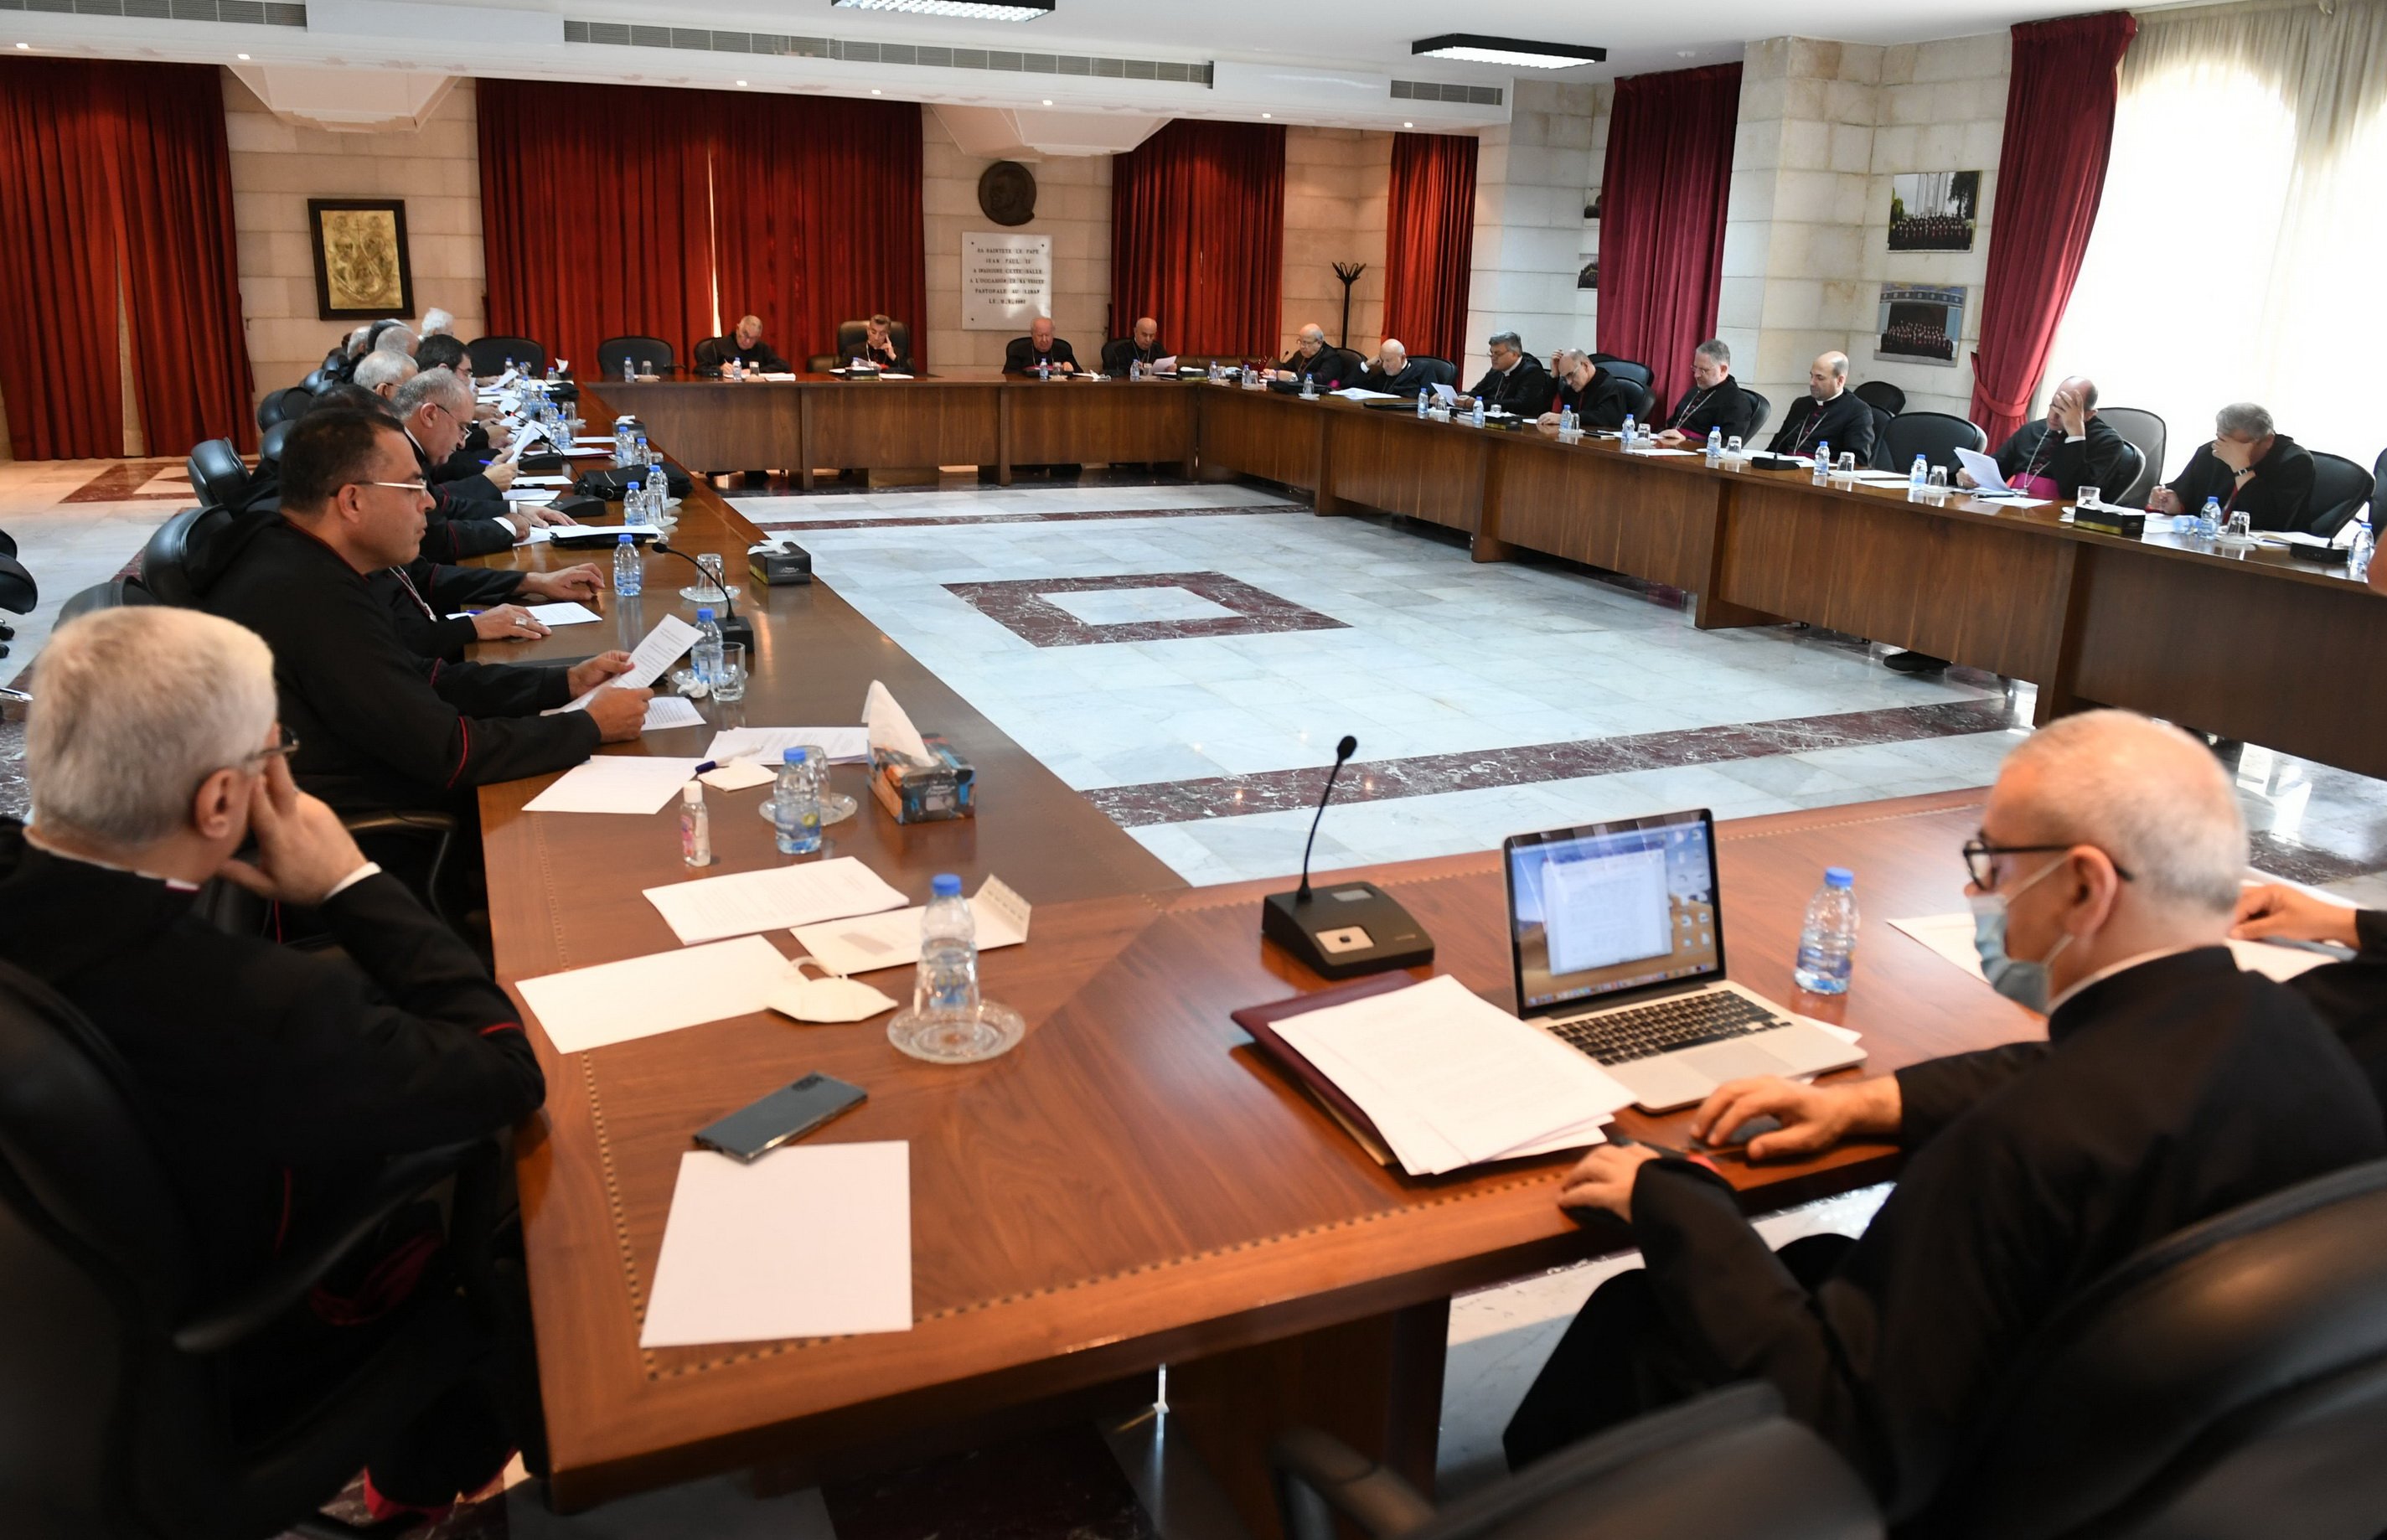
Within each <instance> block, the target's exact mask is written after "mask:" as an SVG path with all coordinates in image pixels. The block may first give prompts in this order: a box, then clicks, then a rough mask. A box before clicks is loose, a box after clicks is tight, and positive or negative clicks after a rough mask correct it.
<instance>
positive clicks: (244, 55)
mask: <svg viewBox="0 0 2387 1540" xmlns="http://www.w3.org/2000/svg"><path fill="white" fill-rule="evenodd" d="M241 57H243V58H246V57H248V56H247V55H246V54H243V55H242V56H241ZM738 83H739V84H740V85H744V84H745V83H746V82H744V81H739V82H738Z"/></svg>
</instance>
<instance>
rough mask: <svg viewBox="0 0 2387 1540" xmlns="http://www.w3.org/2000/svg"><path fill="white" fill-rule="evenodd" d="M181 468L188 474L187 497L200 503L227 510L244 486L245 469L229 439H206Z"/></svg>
mask: <svg viewBox="0 0 2387 1540" xmlns="http://www.w3.org/2000/svg"><path fill="white" fill-rule="evenodd" d="M183 468H184V469H185V470H187V471H188V472H189V473H190V477H191V495H192V496H193V497H195V498H196V499H199V501H201V502H203V503H214V504H216V505H217V506H218V507H221V508H231V507H233V506H234V505H235V504H237V503H238V502H239V501H240V495H241V493H242V491H243V490H245V489H246V487H247V486H248V467H247V466H246V464H244V463H243V462H242V461H241V458H240V451H239V450H238V449H236V448H233V443H232V440H231V439H229V438H210V439H208V441H207V442H205V443H203V444H200V445H198V446H197V447H196V448H193V449H192V450H191V458H190V459H189V460H187V461H184V462H183Z"/></svg>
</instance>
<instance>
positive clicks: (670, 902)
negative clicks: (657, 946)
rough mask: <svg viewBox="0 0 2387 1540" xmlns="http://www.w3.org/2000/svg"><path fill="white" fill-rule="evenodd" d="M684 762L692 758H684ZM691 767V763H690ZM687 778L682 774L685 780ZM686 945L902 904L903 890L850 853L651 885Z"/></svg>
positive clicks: (654, 899)
mask: <svg viewBox="0 0 2387 1540" xmlns="http://www.w3.org/2000/svg"><path fill="white" fill-rule="evenodd" d="M681 763H683V764H688V763H690V762H687V761H683V762H681ZM690 768H691V769H693V764H690ZM687 778H688V777H687V776H681V779H682V780H686V779H687ZM647 902H649V903H652V904H653V905H654V906H655V907H656V908H657V909H658V910H660V911H662V913H663V919H664V921H665V922H666V923H668V924H669V925H670V926H671V928H672V931H673V933H674V934H675V935H676V936H678V937H679V939H680V941H681V943H682V944H683V945H688V946H693V945H695V944H696V943H697V942H699V941H717V940H720V939H721V938H722V937H724V936H744V935H749V934H751V933H752V932H754V931H757V930H791V929H793V928H796V927H797V926H800V925H813V924H815V923H817V922H818V921H821V920H841V919H843V918H845V917H846V916H847V915H872V914H877V913H878V911H879V910H881V909H900V908H902V907H903V894H901V893H899V892H897V891H896V890H894V889H892V888H890V887H889V886H887V884H886V883H884V882H882V881H880V880H879V878H878V873H876V872H874V871H872V870H871V869H870V868H869V867H867V866H865V865H863V864H862V863H861V862H859V861H857V860H855V859H854V858H853V857H852V856H850V855H841V856H839V857H838V858H837V859H836V860H834V861H816V862H813V863H810V864H808V865H801V866H772V867H768V868H766V869H764V870H763V871H759V872H738V873H735V874H734V875H732V876H729V877H704V878H701V879H700V880H698V881H695V882H676V883H673V884H672V885H670V886H669V887H665V888H650V889H648V890H647Z"/></svg>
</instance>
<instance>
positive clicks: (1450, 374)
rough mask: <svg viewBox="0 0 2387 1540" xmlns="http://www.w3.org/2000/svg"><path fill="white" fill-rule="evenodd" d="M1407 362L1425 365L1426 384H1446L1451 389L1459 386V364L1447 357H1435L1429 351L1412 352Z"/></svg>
mask: <svg viewBox="0 0 2387 1540" xmlns="http://www.w3.org/2000/svg"><path fill="white" fill-rule="evenodd" d="M1409 362H1411V363H1421V364H1423V365H1425V366H1426V381H1427V383H1428V384H1430V385H1448V386H1449V387H1450V388H1451V389H1453V390H1457V389H1458V388H1459V365H1457V364H1455V363H1453V362H1451V361H1450V360H1448V359H1437V358H1435V357H1434V356H1433V354H1431V353H1412V354H1410V355H1409Z"/></svg>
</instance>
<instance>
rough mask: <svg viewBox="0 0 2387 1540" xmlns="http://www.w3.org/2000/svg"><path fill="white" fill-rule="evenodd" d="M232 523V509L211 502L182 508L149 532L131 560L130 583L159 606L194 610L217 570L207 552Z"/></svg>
mask: <svg viewBox="0 0 2387 1540" xmlns="http://www.w3.org/2000/svg"><path fill="white" fill-rule="evenodd" d="M233 524H234V514H233V512H232V511H231V510H229V509H226V508H222V507H220V506H218V505H216V504H213V503H210V504H208V505H207V506H206V507H202V508H185V509H183V511H181V512H179V513H176V514H175V515H174V516H173V517H172V518H170V519H168V520H167V521H166V522H165V523H164V524H159V525H158V527H157V529H156V530H154V531H153V532H151V534H150V536H149V539H148V542H147V543H146V544H145V545H144V546H143V547H142V548H141V554H140V555H139V556H137V557H135V558H133V581H135V582H137V583H139V584H140V585H141V587H143V588H144V589H145V590H146V591H147V593H148V596H149V597H150V598H151V599H152V600H156V601H157V602H158V603H160V604H171V605H175V606H177V607H178V608H182V609H191V608H194V607H196V605H197V603H198V602H199V596H200V595H201V594H203V593H205V592H206V591H207V588H208V583H209V582H210V581H212V580H213V577H214V575H215V573H216V571H217V570H218V569H216V568H215V567H214V566H213V564H212V563H211V562H209V561H208V555H209V552H210V551H211V550H212V549H213V548H214V547H215V546H216V544H217V543H218V542H219V541H220V540H221V538H222V537H223V536H224V534H225V532H226V531H228V530H230V529H231V528H232V527H233Z"/></svg>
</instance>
